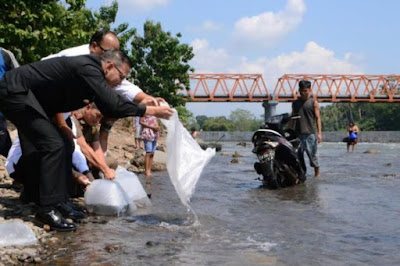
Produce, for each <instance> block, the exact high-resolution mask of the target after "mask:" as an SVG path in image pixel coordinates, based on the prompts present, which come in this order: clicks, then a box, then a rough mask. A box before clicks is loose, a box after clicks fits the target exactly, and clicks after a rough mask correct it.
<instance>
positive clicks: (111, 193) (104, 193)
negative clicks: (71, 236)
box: [85, 179, 136, 216]
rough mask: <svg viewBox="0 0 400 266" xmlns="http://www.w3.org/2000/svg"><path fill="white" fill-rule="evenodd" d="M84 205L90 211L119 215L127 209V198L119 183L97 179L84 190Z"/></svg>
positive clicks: (99, 213) (98, 213)
mask: <svg viewBox="0 0 400 266" xmlns="http://www.w3.org/2000/svg"><path fill="white" fill-rule="evenodd" d="M85 205H86V209H87V210H88V211H89V212H90V213H94V214H97V215H117V216H119V215H120V214H122V213H124V212H126V211H127V210H128V208H129V198H128V196H127V195H126V193H125V192H124V190H123V189H122V187H121V185H120V184H119V183H117V182H114V181H111V180H106V179H97V180H94V181H93V182H92V184H91V185H90V186H89V188H88V189H87V190H86V192H85ZM135 207H136V206H135Z"/></svg>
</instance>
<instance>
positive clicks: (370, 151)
mask: <svg viewBox="0 0 400 266" xmlns="http://www.w3.org/2000/svg"><path fill="white" fill-rule="evenodd" d="M364 153H372V154H379V153H381V151H380V150H379V149H368V150H366V151H365V152H364Z"/></svg>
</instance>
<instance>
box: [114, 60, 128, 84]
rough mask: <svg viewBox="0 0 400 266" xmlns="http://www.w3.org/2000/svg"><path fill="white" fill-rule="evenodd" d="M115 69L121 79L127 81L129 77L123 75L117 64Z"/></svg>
mask: <svg viewBox="0 0 400 266" xmlns="http://www.w3.org/2000/svg"><path fill="white" fill-rule="evenodd" d="M114 67H115V69H116V70H117V71H118V73H119V77H120V79H121V80H124V79H126V77H127V76H126V75H124V73H122V71H121V70H120V69H119V68H118V67H117V66H116V65H115V64H114Z"/></svg>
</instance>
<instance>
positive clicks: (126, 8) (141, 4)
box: [118, 0, 169, 14]
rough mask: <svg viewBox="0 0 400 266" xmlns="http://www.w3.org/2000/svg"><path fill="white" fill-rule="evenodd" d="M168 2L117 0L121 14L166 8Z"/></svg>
mask: <svg viewBox="0 0 400 266" xmlns="http://www.w3.org/2000/svg"><path fill="white" fill-rule="evenodd" d="M168 2H169V0H118V5H119V7H118V10H119V12H121V13H125V14H126V13H139V12H147V11H150V10H152V9H155V8H158V7H165V6H167V4H168Z"/></svg>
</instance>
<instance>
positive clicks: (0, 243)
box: [0, 221, 37, 247]
mask: <svg viewBox="0 0 400 266" xmlns="http://www.w3.org/2000/svg"><path fill="white" fill-rule="evenodd" d="M35 244H37V238H36V235H35V233H33V231H32V229H31V228H30V227H29V226H27V225H26V224H24V223H22V222H16V221H12V222H5V223H0V247H7V246H26V245H35Z"/></svg>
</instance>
